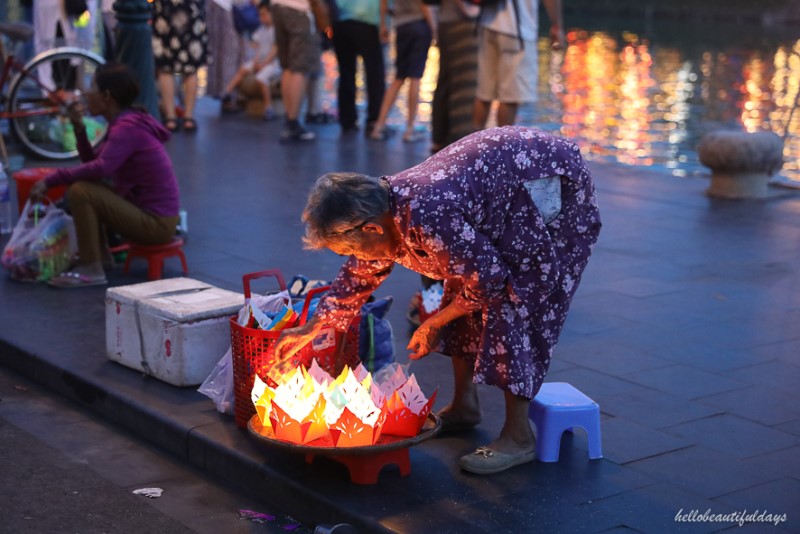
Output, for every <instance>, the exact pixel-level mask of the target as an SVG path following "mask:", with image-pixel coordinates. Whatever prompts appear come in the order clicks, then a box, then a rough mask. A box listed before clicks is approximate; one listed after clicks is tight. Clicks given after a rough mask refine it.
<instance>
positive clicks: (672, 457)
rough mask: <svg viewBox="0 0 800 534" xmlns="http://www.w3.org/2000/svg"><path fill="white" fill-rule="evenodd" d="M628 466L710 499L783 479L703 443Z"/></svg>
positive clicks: (627, 465)
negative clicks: (703, 445)
mask: <svg viewBox="0 0 800 534" xmlns="http://www.w3.org/2000/svg"><path fill="white" fill-rule="evenodd" d="M626 467H630V468H631V469H636V470H639V471H641V472H643V473H647V474H648V475H650V476H651V477H653V478H656V479H658V480H661V481H663V482H668V483H670V484H673V485H675V486H677V487H679V488H681V489H684V490H687V491H692V492H694V493H697V494H699V495H702V496H703V497H707V498H709V499H713V498H714V497H718V496H720V495H724V494H726V493H731V492H733V491H737V490H740V489H744V488H749V487H751V486H755V485H757V484H761V483H763V482H769V481H771V480H775V479H776V478H780V475H776V474H775V473H774V472H773V471H767V470H762V469H758V468H756V467H755V466H751V465H748V464H747V462H743V461H741V460H739V459H737V458H734V457H732V456H728V455H727V454H725V453H721V452H719V451H715V450H711V449H708V448H706V447H702V446H694V447H687V448H685V449H680V450H677V451H672V452H668V453H665V454H660V455H658V456H655V457H653V458H645V459H644V460H639V461H636V462H632V463H629V464H626Z"/></svg>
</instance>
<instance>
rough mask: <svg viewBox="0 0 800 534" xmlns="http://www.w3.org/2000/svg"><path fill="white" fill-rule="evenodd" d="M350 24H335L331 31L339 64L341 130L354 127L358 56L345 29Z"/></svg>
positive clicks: (338, 91) (338, 94)
mask: <svg viewBox="0 0 800 534" xmlns="http://www.w3.org/2000/svg"><path fill="white" fill-rule="evenodd" d="M349 26H350V24H348V23H347V21H345V22H341V23H338V24H336V27H335V29H334V32H333V48H334V50H335V51H336V62H337V63H338V64H339V87H338V88H337V90H336V93H337V99H338V101H339V102H338V103H339V125H340V126H341V127H342V130H345V131H346V130H351V129H354V128H355V127H356V122H357V120H358V117H357V115H356V65H357V64H358V56H357V55H356V51H355V50H354V48H353V44H352V42H351V36H350V35H348V33H347V30H348V29H349Z"/></svg>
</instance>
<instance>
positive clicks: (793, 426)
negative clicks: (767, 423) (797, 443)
mask: <svg viewBox="0 0 800 534" xmlns="http://www.w3.org/2000/svg"><path fill="white" fill-rule="evenodd" d="M773 428H774V429H775V430H780V431H781V432H786V433H787V434H794V435H795V436H800V419H795V420H794V421H789V422H788V423H783V424H782V425H775V426H774V427H773Z"/></svg>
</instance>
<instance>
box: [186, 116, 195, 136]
mask: <svg viewBox="0 0 800 534" xmlns="http://www.w3.org/2000/svg"><path fill="white" fill-rule="evenodd" d="M183 131H184V132H186V133H194V132H196V131H197V121H195V120H194V119H193V118H191V117H186V118H185V119H183Z"/></svg>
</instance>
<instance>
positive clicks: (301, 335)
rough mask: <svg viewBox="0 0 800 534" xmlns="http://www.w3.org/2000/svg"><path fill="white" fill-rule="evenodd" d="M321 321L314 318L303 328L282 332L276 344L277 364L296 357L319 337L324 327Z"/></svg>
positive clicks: (274, 349)
mask: <svg viewBox="0 0 800 534" xmlns="http://www.w3.org/2000/svg"><path fill="white" fill-rule="evenodd" d="M318 323H319V321H318V320H317V318H316V317H312V318H311V319H310V320H309V321H308V322H307V323H306V324H304V325H303V326H298V327H295V328H287V329H285V330H283V331H281V335H280V336H279V337H278V340H277V341H276V342H275V346H274V347H273V352H274V354H275V363H276V364H277V363H278V362H281V361H284V360H288V359H289V358H291V357H292V356H294V355H295V354H296V353H297V351H299V350H300V349H302V348H303V347H305V346H306V345H307V344H308V343H311V341H313V340H314V338H315V337H317V331H318V330H319V329H320V328H321V327H322V325H320V324H318Z"/></svg>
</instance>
